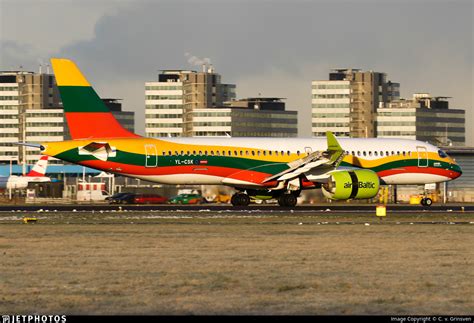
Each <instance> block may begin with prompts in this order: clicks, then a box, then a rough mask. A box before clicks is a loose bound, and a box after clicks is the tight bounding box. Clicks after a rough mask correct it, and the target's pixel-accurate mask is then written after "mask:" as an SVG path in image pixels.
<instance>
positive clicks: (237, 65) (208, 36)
mask: <svg viewBox="0 0 474 323" xmlns="http://www.w3.org/2000/svg"><path fill="white" fill-rule="evenodd" d="M473 3H474V2H473V1H470V0H452V1H450V0H445V1H440V0H411V1H409V0H360V1H356V0H331V1H329V0H326V1H322V0H319V1H318V0H315V1H292V0H285V1H283V0H280V1H271V0H268V1H259V0H255V1H250V0H248V1H247V0H235V1H231V0H221V1H217V0H214V1H210V0H204V1H196V0H194V1H192V0H187V1H181V0H174V1H160V0H156V1H151V0H148V1H145V0H127V1H123V0H94V1H90V0H83V1H74V0H0V70H11V69H15V70H16V69H18V68H19V67H20V66H22V67H23V69H25V70H32V71H38V69H39V65H40V64H43V65H44V66H45V65H46V64H48V62H49V59H50V58H51V57H65V58H70V59H73V60H74V61H75V62H76V63H77V64H78V66H79V67H80V69H81V70H82V71H83V73H84V74H85V75H86V78H87V79H88V80H89V82H90V83H91V84H92V85H93V86H94V88H95V89H96V91H97V92H98V93H99V95H100V96H101V97H113V98H120V99H123V108H124V110H128V111H135V118H136V121H135V122H136V130H137V132H139V133H141V134H144V108H145V101H144V96H145V90H144V83H145V82H147V81H156V80H157V75H158V71H159V70H161V69H196V70H199V69H200V66H196V65H195V64H197V63H199V61H200V60H201V61H202V60H206V61H210V62H211V63H212V64H213V66H214V68H215V69H216V71H217V72H218V73H219V74H221V75H222V81H223V82H224V83H232V84H236V85H237V97H238V98H244V97H252V96H258V95H259V94H260V95H261V96H272V97H283V98H286V103H287V109H288V110H297V111H298V117H299V127H300V129H299V136H302V137H304V136H310V135H311V81H312V80H325V79H328V73H329V71H330V70H331V69H332V68H349V67H352V68H360V69H363V70H373V71H377V72H385V73H387V79H388V80H391V81H393V82H399V83H400V84H401V96H402V97H404V98H410V97H411V96H412V94H413V93H419V92H428V93H431V94H432V95H435V96H449V97H452V99H450V107H451V108H460V109H465V110H466V116H467V118H466V129H467V133H466V141H467V144H468V145H471V146H472V145H474V130H473V128H474V127H473V124H474V122H473V121H474V99H473V74H474V71H473V69H474V65H473V49H474V41H473V27H474V26H473V20H474V19H473V16H474V5H473ZM193 56H194V57H195V59H194V60H193V59H190V58H191V57H193Z"/></svg>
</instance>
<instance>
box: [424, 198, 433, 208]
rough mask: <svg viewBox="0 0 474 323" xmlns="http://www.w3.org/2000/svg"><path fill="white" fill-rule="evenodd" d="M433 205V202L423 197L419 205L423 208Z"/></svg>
mask: <svg viewBox="0 0 474 323" xmlns="http://www.w3.org/2000/svg"><path fill="white" fill-rule="evenodd" d="M431 204H433V200H432V199H430V198H429V197H424V198H422V199H421V205H423V206H431Z"/></svg>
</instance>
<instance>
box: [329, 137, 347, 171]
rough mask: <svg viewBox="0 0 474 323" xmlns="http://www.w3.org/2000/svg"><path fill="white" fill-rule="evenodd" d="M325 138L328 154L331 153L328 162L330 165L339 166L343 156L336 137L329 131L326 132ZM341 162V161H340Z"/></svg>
mask: <svg viewBox="0 0 474 323" xmlns="http://www.w3.org/2000/svg"><path fill="white" fill-rule="evenodd" d="M326 138H327V141H328V152H330V153H331V157H330V162H331V163H332V164H334V163H337V164H339V162H340V160H339V159H341V156H343V155H344V150H343V149H342V147H341V145H339V142H338V141H337V139H336V136H334V134H333V133H332V132H331V131H326ZM341 160H342V159H341Z"/></svg>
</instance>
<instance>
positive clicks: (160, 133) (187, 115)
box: [145, 66, 235, 137]
mask: <svg viewBox="0 0 474 323" xmlns="http://www.w3.org/2000/svg"><path fill="white" fill-rule="evenodd" d="M234 98H235V85H233V84H223V83H221V76H220V75H219V74H217V73H215V71H214V69H213V68H212V67H209V68H207V67H206V66H204V67H203V71H202V72H196V71H190V70H163V71H162V72H161V73H160V74H159V75H158V82H146V83H145V108H146V110H145V132H146V135H147V136H149V137H181V136H185V137H190V136H193V134H194V133H195V132H197V131H199V130H196V129H194V116H195V112H198V111H201V110H206V109H212V108H215V107H219V106H222V104H223V103H224V101H227V100H231V99H234ZM201 112H204V111H201Z"/></svg>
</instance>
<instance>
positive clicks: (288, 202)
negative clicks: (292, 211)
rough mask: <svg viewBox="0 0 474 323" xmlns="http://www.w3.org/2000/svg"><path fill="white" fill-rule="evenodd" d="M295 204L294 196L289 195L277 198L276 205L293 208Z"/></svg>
mask: <svg viewBox="0 0 474 323" xmlns="http://www.w3.org/2000/svg"><path fill="white" fill-rule="evenodd" d="M296 202H297V198H296V196H295V195H294V194H291V193H285V194H282V195H280V197H279V198H278V204H279V205H280V206H289V207H293V206H295V205H296Z"/></svg>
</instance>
